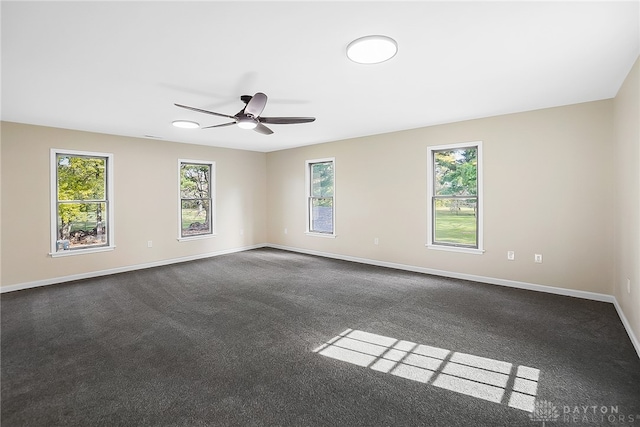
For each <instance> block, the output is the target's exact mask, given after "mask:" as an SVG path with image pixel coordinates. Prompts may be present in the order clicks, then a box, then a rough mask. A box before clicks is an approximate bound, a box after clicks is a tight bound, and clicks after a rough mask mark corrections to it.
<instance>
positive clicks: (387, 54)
mask: <svg viewBox="0 0 640 427" xmlns="http://www.w3.org/2000/svg"><path fill="white" fill-rule="evenodd" d="M397 52H398V43H396V41H395V40H394V39H392V38H391V37H387V36H365V37H360V38H359V39H355V40H354V41H352V42H351V43H349V45H348V46H347V57H349V59H350V60H352V61H353V62H357V63H358V64H378V63H380V62H384V61H388V60H389V59H391V58H393V57H394V56H395V54H396V53H397Z"/></svg>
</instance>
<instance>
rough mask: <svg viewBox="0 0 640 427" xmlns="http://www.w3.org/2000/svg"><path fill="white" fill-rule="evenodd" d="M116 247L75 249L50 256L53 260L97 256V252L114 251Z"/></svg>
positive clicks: (51, 253)
mask: <svg viewBox="0 0 640 427" xmlns="http://www.w3.org/2000/svg"><path fill="white" fill-rule="evenodd" d="M115 248H116V247H115V246H101V247H99V248H91V249H74V250H67V251H61V252H50V253H49V256H50V257H51V258H61V257H65V256H74V255H84V254H95V253H97V252H109V251H112V250H114V249H115Z"/></svg>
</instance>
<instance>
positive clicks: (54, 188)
mask: <svg viewBox="0 0 640 427" xmlns="http://www.w3.org/2000/svg"><path fill="white" fill-rule="evenodd" d="M60 154H62V155H69V156H78V157H104V158H106V159H107V171H106V172H107V180H106V186H107V188H106V189H105V193H106V200H107V218H108V223H107V239H108V244H107V245H104V246H97V247H87V248H78V249H74V250H69V251H62V252H58V248H57V241H58V209H57V202H58V155H60ZM113 157H114V156H113V153H100V152H96V151H78V150H65V149H62V148H52V149H51V150H50V151H49V208H50V227H49V233H50V236H49V237H50V240H51V241H50V248H49V249H50V252H49V256H51V257H52V258H58V257H65V256H74V255H83V254H90V253H97V252H107V251H112V250H114V249H115V248H116V245H115V240H114V236H115V232H114V230H115V217H114V215H113V213H114V205H115V203H114V198H113Z"/></svg>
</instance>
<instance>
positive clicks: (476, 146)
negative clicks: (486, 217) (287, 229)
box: [428, 143, 482, 249]
mask: <svg viewBox="0 0 640 427" xmlns="http://www.w3.org/2000/svg"><path fill="white" fill-rule="evenodd" d="M480 154H481V146H480V143H473V144H470V145H452V146H445V147H431V148H430V149H429V163H430V164H429V165H430V168H429V169H430V171H429V177H430V183H429V204H430V206H429V216H430V220H429V238H428V245H431V246H438V245H439V246H446V247H451V248H470V249H481V237H482V236H481V210H480V207H481V200H480V179H479V177H480V173H479V172H480V159H481V155H480Z"/></svg>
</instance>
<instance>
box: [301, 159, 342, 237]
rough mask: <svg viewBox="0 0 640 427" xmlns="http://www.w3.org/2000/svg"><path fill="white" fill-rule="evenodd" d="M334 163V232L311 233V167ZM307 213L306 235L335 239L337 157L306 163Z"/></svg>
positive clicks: (307, 161)
mask: <svg viewBox="0 0 640 427" xmlns="http://www.w3.org/2000/svg"><path fill="white" fill-rule="evenodd" d="M327 162H332V163H333V210H332V219H331V221H332V224H333V232H332V233H319V232H317V231H311V206H310V205H311V165H313V164H315V163H327ZM305 187H306V190H305V205H306V209H305V213H306V218H307V219H306V221H305V223H306V224H305V227H306V231H305V234H306V235H308V236H315V237H327V238H335V237H336V236H337V234H336V194H337V192H336V158H335V157H325V158H321V159H313V160H306V161H305Z"/></svg>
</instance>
